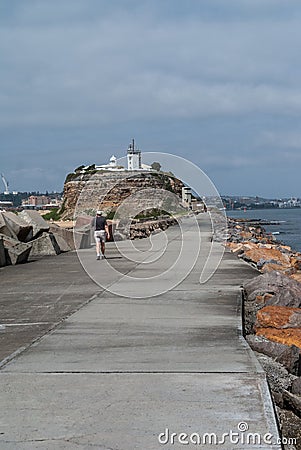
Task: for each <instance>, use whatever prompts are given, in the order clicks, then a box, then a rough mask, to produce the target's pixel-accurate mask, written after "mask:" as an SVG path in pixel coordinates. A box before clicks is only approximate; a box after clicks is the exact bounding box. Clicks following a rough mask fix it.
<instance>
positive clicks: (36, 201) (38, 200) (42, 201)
mask: <svg viewBox="0 0 301 450" xmlns="http://www.w3.org/2000/svg"><path fill="white" fill-rule="evenodd" d="M50 202H51V198H50V197H48V196H47V195H31V196H30V197H28V198H27V199H25V200H22V206H37V207H41V206H45V205H47V204H48V203H50Z"/></svg>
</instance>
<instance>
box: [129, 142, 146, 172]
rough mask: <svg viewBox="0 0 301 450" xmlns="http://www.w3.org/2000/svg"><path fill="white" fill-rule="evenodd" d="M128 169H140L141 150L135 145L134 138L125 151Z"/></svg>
mask: <svg viewBox="0 0 301 450" xmlns="http://www.w3.org/2000/svg"><path fill="white" fill-rule="evenodd" d="M127 160H128V170H141V168H142V166H141V151H140V150H139V149H138V148H136V147H135V140H134V139H133V140H132V142H131V143H130V145H129V147H128V151H127Z"/></svg>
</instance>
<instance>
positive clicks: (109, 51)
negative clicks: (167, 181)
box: [0, 0, 301, 197]
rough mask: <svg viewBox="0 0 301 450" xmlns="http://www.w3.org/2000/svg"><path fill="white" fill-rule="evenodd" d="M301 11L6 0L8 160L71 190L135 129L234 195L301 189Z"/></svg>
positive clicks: (290, 6)
mask: <svg viewBox="0 0 301 450" xmlns="http://www.w3.org/2000/svg"><path fill="white" fill-rule="evenodd" d="M300 19H301V2H300V0H286V1H283V0H231V1H229V0H186V1H185V0H139V1H138V0H114V1H108V0H51V1H50V0H26V2H23V1H20V0H0V61H1V62H0V146H1V159H0V172H1V173H4V175H5V177H6V178H7V179H8V181H9V184H10V187H11V189H13V190H18V191H34V190H39V191H41V192H42V191H45V190H48V191H52V190H58V191H61V190H62V189H63V183H64V179H65V176H66V174H67V173H69V172H72V171H73V170H74V169H75V168H76V167H78V166H79V165H81V164H87V165H88V164H92V163H96V164H103V163H107V162H108V160H109V158H110V156H111V155H112V154H115V155H116V156H117V157H122V156H124V155H125V152H126V149H127V146H128V143H129V142H130V140H131V138H132V137H135V139H136V142H137V143H138V145H139V147H140V149H141V150H142V152H143V151H145V152H166V153H171V154H174V155H178V156H182V157H184V158H186V159H187V160H189V161H192V162H193V163H194V164H196V165H197V166H199V167H200V168H201V169H202V170H203V171H204V172H205V173H206V174H207V175H208V176H209V177H210V178H211V180H212V181H213V183H214V184H215V185H216V187H217V189H218V191H219V192H220V194H222V195H231V194H232V195H240V194H241V195H258V196H263V197H288V196H300V197H301V186H300V166H301V127H300V125H301V89H300V88H301V59H300V47H301V27H300ZM3 189H4V187H3V186H1V187H0V190H1V192H2V191H3Z"/></svg>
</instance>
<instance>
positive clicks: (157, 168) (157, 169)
mask: <svg viewBox="0 0 301 450" xmlns="http://www.w3.org/2000/svg"><path fill="white" fill-rule="evenodd" d="M151 168H152V169H153V170H156V171H157V172H160V170H161V164H160V163H159V162H156V161H155V162H153V163H152V164H151Z"/></svg>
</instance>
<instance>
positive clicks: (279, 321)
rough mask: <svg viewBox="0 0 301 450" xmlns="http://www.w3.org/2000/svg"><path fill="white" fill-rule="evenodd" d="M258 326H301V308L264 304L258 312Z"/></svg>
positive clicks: (279, 327)
mask: <svg viewBox="0 0 301 450" xmlns="http://www.w3.org/2000/svg"><path fill="white" fill-rule="evenodd" d="M255 326H256V327H262V328H278V329H281V328H301V309H300V308H290V307H288V306H273V305H271V306H264V307H263V308H262V309H261V310H260V311H258V313H257V320H256V324H255Z"/></svg>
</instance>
